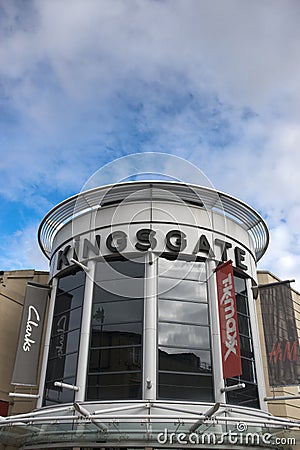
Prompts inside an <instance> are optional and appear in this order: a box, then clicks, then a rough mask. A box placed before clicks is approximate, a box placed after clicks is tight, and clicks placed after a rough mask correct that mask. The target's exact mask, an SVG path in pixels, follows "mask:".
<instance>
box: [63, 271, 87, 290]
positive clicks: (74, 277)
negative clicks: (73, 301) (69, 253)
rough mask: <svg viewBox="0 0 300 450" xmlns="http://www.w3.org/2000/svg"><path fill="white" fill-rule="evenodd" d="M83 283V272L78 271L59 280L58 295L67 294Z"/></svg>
mask: <svg viewBox="0 0 300 450" xmlns="http://www.w3.org/2000/svg"><path fill="white" fill-rule="evenodd" d="M84 283H85V272H84V271H83V270H81V269H79V270H78V271H76V272H73V273H71V274H69V275H66V276H65V277H62V278H59V280H58V291H57V292H58V293H60V292H68V291H70V290H71V289H75V288H76V287H78V286H81V285H84Z"/></svg>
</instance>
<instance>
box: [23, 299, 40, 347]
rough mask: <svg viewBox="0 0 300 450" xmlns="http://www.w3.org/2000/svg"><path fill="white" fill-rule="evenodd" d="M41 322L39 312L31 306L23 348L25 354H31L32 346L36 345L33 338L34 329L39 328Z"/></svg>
mask: <svg viewBox="0 0 300 450" xmlns="http://www.w3.org/2000/svg"><path fill="white" fill-rule="evenodd" d="M40 320H41V319H40V315H39V312H38V310H37V309H36V308H35V307H34V306H33V305H29V307H28V316H27V322H26V328H25V336H24V342H23V347H22V348H23V351H24V352H30V350H31V346H32V345H33V344H35V343H36V341H35V340H34V339H33V338H32V333H33V331H34V327H35V328H38V326H39V322H40ZM37 331H38V330H37Z"/></svg>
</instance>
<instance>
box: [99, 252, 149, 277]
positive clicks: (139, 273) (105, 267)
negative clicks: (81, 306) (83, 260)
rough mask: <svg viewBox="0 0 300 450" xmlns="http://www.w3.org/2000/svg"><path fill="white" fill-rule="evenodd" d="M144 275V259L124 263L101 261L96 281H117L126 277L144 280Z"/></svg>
mask: <svg viewBox="0 0 300 450" xmlns="http://www.w3.org/2000/svg"><path fill="white" fill-rule="evenodd" d="M144 273H145V259H144V257H143V258H136V259H134V260H124V261H117V260H111V261H109V260H106V261H99V262H98V263H97V265H96V273H95V281H104V280H115V279H120V278H124V277H125V278H126V277H129V278H130V279H132V278H143V277H144Z"/></svg>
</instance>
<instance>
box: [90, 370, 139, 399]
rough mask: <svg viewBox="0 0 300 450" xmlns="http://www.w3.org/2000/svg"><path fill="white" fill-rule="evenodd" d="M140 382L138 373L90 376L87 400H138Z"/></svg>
mask: <svg viewBox="0 0 300 450" xmlns="http://www.w3.org/2000/svg"><path fill="white" fill-rule="evenodd" d="M141 381H142V380H141V373H140V372H131V373H123V372H120V373H119V374H109V375H90V376H89V385H88V389H87V400H122V399H139V398H141V396H142V392H141V388H142V385H141Z"/></svg>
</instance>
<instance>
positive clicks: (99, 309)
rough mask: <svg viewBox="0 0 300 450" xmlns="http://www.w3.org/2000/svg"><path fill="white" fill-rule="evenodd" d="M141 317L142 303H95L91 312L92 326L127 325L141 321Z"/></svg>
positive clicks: (134, 301)
mask: <svg viewBox="0 0 300 450" xmlns="http://www.w3.org/2000/svg"><path fill="white" fill-rule="evenodd" d="M142 316H143V301H142V299H138V300H130V301H126V300H122V301H120V302H113V303H95V304H94V305H93V312H92V324H93V325H98V324H99V325H106V324H113V323H128V322H137V321H141V320H142Z"/></svg>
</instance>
